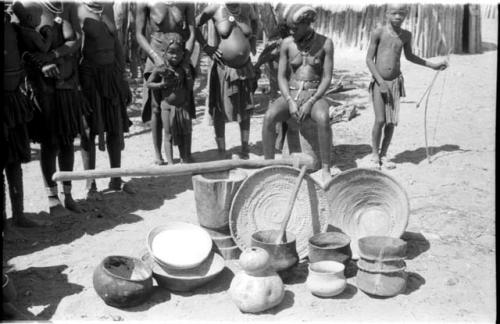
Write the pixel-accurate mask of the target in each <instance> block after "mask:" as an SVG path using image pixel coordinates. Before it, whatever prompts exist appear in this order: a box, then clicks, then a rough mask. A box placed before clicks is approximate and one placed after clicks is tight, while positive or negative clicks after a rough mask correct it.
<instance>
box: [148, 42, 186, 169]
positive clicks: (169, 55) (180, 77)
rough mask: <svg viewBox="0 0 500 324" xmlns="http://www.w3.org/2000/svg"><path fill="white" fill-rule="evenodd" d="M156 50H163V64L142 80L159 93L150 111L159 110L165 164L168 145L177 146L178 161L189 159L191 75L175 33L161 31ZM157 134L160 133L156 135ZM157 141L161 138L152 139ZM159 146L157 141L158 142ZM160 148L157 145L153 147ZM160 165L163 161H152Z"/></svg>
mask: <svg viewBox="0 0 500 324" xmlns="http://www.w3.org/2000/svg"><path fill="white" fill-rule="evenodd" d="M159 41H160V44H161V45H160V46H159V47H160V51H161V53H162V54H163V55H162V56H163V60H164V63H165V64H164V66H161V67H156V68H155V69H154V70H153V71H152V73H151V75H150V76H149V77H148V79H147V81H146V87H147V88H148V89H151V90H158V91H154V92H155V93H156V95H159V96H160V98H158V102H160V103H161V104H160V106H159V107H155V108H154V109H155V110H156V111H153V113H154V114H161V121H162V124H163V130H164V137H165V141H164V143H165V144H164V147H165V155H166V158H167V163H168V164H173V163H174V159H173V152H172V145H177V146H179V155H180V158H181V163H189V162H190V161H191V147H190V143H191V131H192V126H191V115H190V111H189V110H190V109H189V108H190V106H189V103H190V101H191V98H190V95H191V92H190V91H189V89H192V88H193V83H194V80H193V75H192V73H191V68H190V66H189V61H187V60H185V59H184V58H185V50H184V40H183V39H182V36H181V35H180V34H178V33H165V34H162V35H161V36H160V39H159ZM160 136H161V135H160ZM156 143H161V140H159V141H156ZM158 145H160V146H161V144H158ZM157 150H158V151H159V152H161V148H159V147H158V148H157ZM156 163H157V164H159V165H161V164H164V162H163V161H162V160H161V159H160V160H157V161H156Z"/></svg>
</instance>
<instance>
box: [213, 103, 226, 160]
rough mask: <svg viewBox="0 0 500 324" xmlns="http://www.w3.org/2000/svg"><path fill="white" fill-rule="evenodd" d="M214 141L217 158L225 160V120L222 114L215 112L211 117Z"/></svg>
mask: <svg viewBox="0 0 500 324" xmlns="http://www.w3.org/2000/svg"><path fill="white" fill-rule="evenodd" d="M213 122H214V131H215V141H216V142H217V151H218V155H219V158H222V159H224V158H226V137H225V136H226V120H225V117H224V114H223V113H220V112H215V113H214V116H213Z"/></svg>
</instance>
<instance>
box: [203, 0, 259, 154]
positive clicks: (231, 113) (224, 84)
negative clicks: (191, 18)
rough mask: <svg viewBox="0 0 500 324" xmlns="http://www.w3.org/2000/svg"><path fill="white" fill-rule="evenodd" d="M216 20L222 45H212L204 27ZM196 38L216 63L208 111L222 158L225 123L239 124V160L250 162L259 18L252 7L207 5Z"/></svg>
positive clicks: (213, 65)
mask: <svg viewBox="0 0 500 324" xmlns="http://www.w3.org/2000/svg"><path fill="white" fill-rule="evenodd" d="M210 19H212V20H213V22H214V25H215V31H216V33H217V36H218V38H219V39H220V42H219V43H218V45H216V46H209V45H208V44H207V40H205V39H204V38H203V35H202V33H201V30H200V28H201V26H203V25H204V24H205V23H206V22H208V21H209V20H210ZM196 22H197V27H198V28H197V31H196V37H197V40H198V41H199V42H200V46H201V48H202V49H203V51H205V53H207V54H208V55H209V56H210V57H211V58H212V60H213V64H212V68H211V69H210V76H209V89H210V91H209V99H208V102H209V107H208V108H209V112H210V115H211V116H212V118H213V122H214V128H215V140H216V142H217V149H218V151H219V155H220V156H221V157H224V156H225V155H226V140H225V123H226V122H227V121H238V123H239V124H240V136H241V152H240V157H241V158H244V159H248V157H249V156H248V154H249V147H248V141H249V137H250V116H251V110H252V109H253V102H252V92H253V90H255V89H253V87H254V81H255V71H254V68H253V66H252V62H251V61H250V53H253V54H255V52H256V49H255V45H256V43H255V40H256V37H255V35H256V33H257V17H256V14H255V12H254V10H253V8H252V6H251V5H249V4H246V3H226V4H223V5H219V4H214V5H209V6H207V7H206V8H205V9H204V10H203V12H202V13H201V14H200V15H199V16H198V17H197V19H196Z"/></svg>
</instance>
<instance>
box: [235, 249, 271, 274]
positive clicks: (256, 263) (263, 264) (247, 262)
mask: <svg viewBox="0 0 500 324" xmlns="http://www.w3.org/2000/svg"><path fill="white" fill-rule="evenodd" d="M270 258H271V257H270V256H269V253H267V251H266V250H264V249H262V248H259V247H252V248H249V249H246V250H245V251H243V253H241V256H240V265H241V268H242V269H243V270H244V271H245V272H246V273H248V274H258V273H260V272H263V271H265V270H266V269H267V267H268V266H269V261H270Z"/></svg>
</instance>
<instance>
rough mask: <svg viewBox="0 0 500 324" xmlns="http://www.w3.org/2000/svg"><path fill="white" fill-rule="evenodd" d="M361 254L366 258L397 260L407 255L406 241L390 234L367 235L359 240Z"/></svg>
mask: <svg viewBox="0 0 500 324" xmlns="http://www.w3.org/2000/svg"><path fill="white" fill-rule="evenodd" d="M358 247H359V256H360V257H361V258H363V259H366V260H378V261H395V260H401V259H403V258H405V257H406V242H405V241H403V240H402V239H399V238H395V237H388V236H365V237H362V238H360V239H359V240H358Z"/></svg>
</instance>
